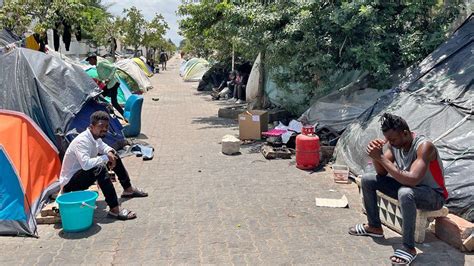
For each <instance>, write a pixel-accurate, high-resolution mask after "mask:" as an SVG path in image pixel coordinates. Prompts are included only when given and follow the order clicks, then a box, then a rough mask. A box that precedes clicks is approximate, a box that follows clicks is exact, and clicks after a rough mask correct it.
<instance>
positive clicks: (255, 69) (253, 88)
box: [245, 54, 262, 102]
mask: <svg viewBox="0 0 474 266" xmlns="http://www.w3.org/2000/svg"><path fill="white" fill-rule="evenodd" d="M261 63H262V60H261V55H260V54H258V56H257V59H255V62H254V64H253V66H252V71H250V75H249V79H248V81H247V87H246V91H245V98H246V101H247V102H252V101H253V100H255V99H257V96H258V84H259V80H260V75H261V74H260V71H261V67H260V64H261Z"/></svg>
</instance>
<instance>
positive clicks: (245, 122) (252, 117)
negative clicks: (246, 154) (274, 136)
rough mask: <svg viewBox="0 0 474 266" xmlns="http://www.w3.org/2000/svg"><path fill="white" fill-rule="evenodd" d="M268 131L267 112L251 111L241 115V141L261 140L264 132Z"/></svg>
mask: <svg viewBox="0 0 474 266" xmlns="http://www.w3.org/2000/svg"><path fill="white" fill-rule="evenodd" d="M267 130H268V112H267V111H260V110H251V111H245V112H243V113H241V114H240V115H239V138H240V139H241V140H248V139H261V138H262V132H265V131H267Z"/></svg>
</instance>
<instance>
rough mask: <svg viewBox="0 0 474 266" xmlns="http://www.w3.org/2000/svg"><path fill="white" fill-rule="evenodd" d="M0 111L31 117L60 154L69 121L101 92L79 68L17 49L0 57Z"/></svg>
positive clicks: (33, 52) (43, 55) (45, 55)
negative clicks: (16, 112)
mask: <svg viewBox="0 0 474 266" xmlns="http://www.w3.org/2000/svg"><path fill="white" fill-rule="evenodd" d="M0 65H1V66H2V67H1V68H0V109H6V110H13V111H19V112H22V113H24V114H26V115H27V116H29V117H31V118H32V119H33V121H34V122H35V123H36V124H38V125H39V127H40V128H41V129H42V130H43V132H44V133H45V134H46V135H47V136H48V138H49V139H51V140H52V141H53V143H55V145H56V147H58V148H59V150H60V151H62V150H63V149H64V147H62V140H63V139H62V137H63V134H64V133H65V132H66V128H67V125H68V123H69V122H70V120H71V119H72V118H73V117H74V116H75V114H77V113H78V112H79V111H80V110H81V108H82V105H83V104H84V103H85V102H86V101H87V100H88V99H90V98H92V97H94V96H95V95H97V94H98V93H99V92H100V91H99V89H98V88H97V85H96V84H95V82H94V81H93V80H92V79H91V78H90V77H89V76H88V75H87V74H86V73H85V72H84V71H83V70H82V69H81V68H79V67H77V66H75V65H68V64H66V63H64V61H62V60H61V59H59V58H57V57H54V56H51V55H48V54H44V53H41V52H37V51H33V50H30V49H24V48H17V49H14V50H12V51H10V52H8V53H6V54H2V55H0Z"/></svg>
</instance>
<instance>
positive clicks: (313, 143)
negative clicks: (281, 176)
mask: <svg viewBox="0 0 474 266" xmlns="http://www.w3.org/2000/svg"><path fill="white" fill-rule="evenodd" d="M313 132H314V131H311V130H307V129H305V130H303V134H300V135H298V136H297V137H296V167H298V168H299V169H302V170H309V169H314V168H316V166H318V165H319V159H320V158H319V148H320V146H319V137H318V136H317V135H314V134H313ZM305 133H310V134H305Z"/></svg>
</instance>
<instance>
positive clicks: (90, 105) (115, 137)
mask: <svg viewBox="0 0 474 266" xmlns="http://www.w3.org/2000/svg"><path fill="white" fill-rule="evenodd" d="M95 111H105V112H107V107H106V106H105V105H104V104H100V103H98V102H97V101H96V100H94V99H91V100H89V101H87V102H86V103H85V104H84V106H83V107H82V109H81V110H80V111H79V113H77V114H76V116H75V117H74V118H73V119H72V120H71V123H69V125H68V127H67V134H66V139H67V140H68V141H69V142H71V141H72V140H73V139H74V138H75V137H76V136H77V135H79V133H81V132H83V131H84V130H86V129H87V127H88V126H89V124H90V116H91V114H92V113H94V112H95ZM103 141H104V142H105V143H107V145H109V146H110V147H112V148H114V149H116V150H119V149H121V148H122V147H123V146H124V145H125V143H126V139H125V137H124V136H123V133H122V125H121V124H120V121H119V120H118V119H117V118H115V117H110V122H109V132H107V135H106V136H105V138H103Z"/></svg>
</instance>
